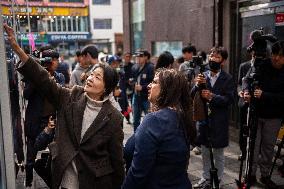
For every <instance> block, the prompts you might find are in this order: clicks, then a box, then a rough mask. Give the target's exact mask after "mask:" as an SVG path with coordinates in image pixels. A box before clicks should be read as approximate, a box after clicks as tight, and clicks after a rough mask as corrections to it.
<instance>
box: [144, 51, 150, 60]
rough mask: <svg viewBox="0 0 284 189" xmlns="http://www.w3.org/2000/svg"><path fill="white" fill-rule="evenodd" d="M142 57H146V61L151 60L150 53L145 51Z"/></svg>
mask: <svg viewBox="0 0 284 189" xmlns="http://www.w3.org/2000/svg"><path fill="white" fill-rule="evenodd" d="M144 56H147V58H148V59H150V58H151V53H150V52H149V51H147V50H145V51H144Z"/></svg>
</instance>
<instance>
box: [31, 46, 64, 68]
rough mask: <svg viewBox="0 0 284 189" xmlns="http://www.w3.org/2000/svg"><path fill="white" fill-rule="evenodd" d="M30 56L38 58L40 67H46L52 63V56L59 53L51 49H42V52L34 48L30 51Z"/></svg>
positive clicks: (55, 56)
mask: <svg viewBox="0 0 284 189" xmlns="http://www.w3.org/2000/svg"><path fill="white" fill-rule="evenodd" d="M32 56H34V57H35V58H37V59H38V60H39V63H40V65H41V66H42V67H44V68H46V67H48V65H50V64H51V63H52V59H53V58H57V59H58V58H59V53H58V52H56V51H55V50H53V49H48V50H44V51H43V52H40V51H38V50H34V51H33V52H32Z"/></svg>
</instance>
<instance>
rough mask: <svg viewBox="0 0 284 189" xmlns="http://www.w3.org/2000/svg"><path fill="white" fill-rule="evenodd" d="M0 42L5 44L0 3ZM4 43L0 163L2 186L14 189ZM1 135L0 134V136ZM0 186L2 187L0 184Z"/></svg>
mask: <svg viewBox="0 0 284 189" xmlns="http://www.w3.org/2000/svg"><path fill="white" fill-rule="evenodd" d="M0 15H1V16H0V44H5V41H4V33H3V20H2V6H1V5H0ZM7 73H8V71H7V63H6V51H5V45H0V91H1V93H0V110H1V111H0V137H1V138H0V152H1V154H0V156H1V159H0V165H1V174H2V175H3V176H2V178H3V180H4V182H3V188H4V189H15V188H16V182H15V178H16V177H15V161H14V148H13V147H14V145H13V134H12V133H13V132H12V121H11V107H10V96H9V85H8V74H7ZM1 135H2V136H1ZM0 187H2V186H1V185H0Z"/></svg>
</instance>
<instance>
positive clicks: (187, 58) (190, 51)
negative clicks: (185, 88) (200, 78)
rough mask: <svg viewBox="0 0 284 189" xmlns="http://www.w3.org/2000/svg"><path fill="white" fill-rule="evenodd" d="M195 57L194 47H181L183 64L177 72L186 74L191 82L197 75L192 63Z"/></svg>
mask: <svg viewBox="0 0 284 189" xmlns="http://www.w3.org/2000/svg"><path fill="white" fill-rule="evenodd" d="M195 55H196V48H195V46H192V45H188V46H186V47H183V49H182V56H183V58H184V62H183V63H182V64H181V65H180V66H179V71H181V72H182V73H184V74H186V76H187V77H188V80H189V81H193V79H194V78H195V76H196V75H197V73H198V70H197V69H195V68H196V66H195V65H194V62H193V56H195Z"/></svg>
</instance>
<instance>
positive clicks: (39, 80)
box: [4, 24, 69, 109]
mask: <svg viewBox="0 0 284 189" xmlns="http://www.w3.org/2000/svg"><path fill="white" fill-rule="evenodd" d="M4 29H5V31H6V33H7V35H8V40H9V42H10V44H11V47H12V49H13V50H14V52H15V53H16V54H17V55H18V56H19V58H20V60H21V63H20V64H19V65H18V68H17V70H18V71H19V72H20V73H21V74H22V75H23V76H24V77H25V78H26V79H27V80H29V81H30V82H31V83H32V84H33V85H34V86H35V88H36V89H37V90H38V91H39V92H40V93H41V94H43V95H44V96H46V98H47V99H48V100H49V102H51V103H52V104H53V105H54V107H55V108H56V109H58V108H59V107H60V105H61V103H62V101H61V100H60V99H61V97H64V96H65V99H66V95H68V94H69V91H68V90H67V89H64V88H62V87H60V86H59V85H57V84H56V82H55V81H54V80H53V79H51V78H50V77H49V76H50V75H49V73H48V72H47V71H46V70H45V69H44V68H43V67H41V66H40V65H39V64H38V63H37V62H36V61H35V60H34V59H33V58H31V57H29V56H28V55H27V54H26V53H25V52H24V51H23V50H22V49H21V48H20V46H19V44H18V43H17V42H16V39H15V34H14V31H13V29H12V28H11V27H9V26H8V25H7V24H4Z"/></svg>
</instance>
